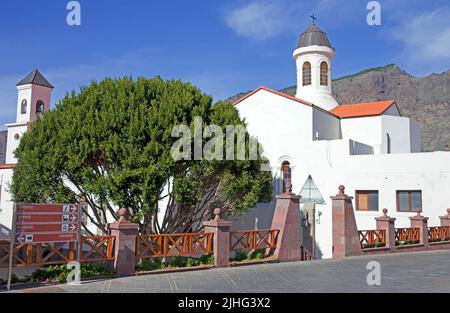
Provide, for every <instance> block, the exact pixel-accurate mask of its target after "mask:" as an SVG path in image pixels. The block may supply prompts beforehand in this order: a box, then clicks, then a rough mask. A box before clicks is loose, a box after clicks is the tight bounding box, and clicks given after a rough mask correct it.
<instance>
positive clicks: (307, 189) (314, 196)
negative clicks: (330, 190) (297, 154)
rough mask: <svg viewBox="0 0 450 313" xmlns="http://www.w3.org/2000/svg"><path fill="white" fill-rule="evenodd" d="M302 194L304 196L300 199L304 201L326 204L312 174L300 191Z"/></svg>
mask: <svg viewBox="0 0 450 313" xmlns="http://www.w3.org/2000/svg"><path fill="white" fill-rule="evenodd" d="M300 196H301V197H302V199H301V201H300V202H302V203H315V204H325V201H324V199H323V197H322V194H321V193H320V191H319V189H318V188H317V186H316V184H315V183H314V180H313V179H312V177H311V175H309V176H308V178H307V179H306V181H305V184H304V185H303V187H302V190H301V191H300Z"/></svg>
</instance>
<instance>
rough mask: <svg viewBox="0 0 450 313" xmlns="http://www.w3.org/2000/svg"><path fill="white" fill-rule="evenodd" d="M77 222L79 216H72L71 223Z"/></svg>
mask: <svg viewBox="0 0 450 313" xmlns="http://www.w3.org/2000/svg"><path fill="white" fill-rule="evenodd" d="M76 220H77V216H76V215H73V214H70V221H71V222H75V221H76Z"/></svg>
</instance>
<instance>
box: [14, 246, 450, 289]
mask: <svg viewBox="0 0 450 313" xmlns="http://www.w3.org/2000/svg"><path fill="white" fill-rule="evenodd" d="M370 261H378V262H379V263H380V265H381V284H382V285H381V286H369V285H367V282H366V277H367V274H368V272H369V271H368V270H367V269H366V266H367V263H368V262H370ZM16 292H89V293H97V292H113V293H124V292H127V293H128V292H148V293H161V292H162V293H173V292H176V293H180V292H181V293H191V292H200V293H211V292H212V293H224V292H249V293H265V292H274V293H286V292H306V293H308V292H372V293H379V292H450V251H433V252H422V253H401V254H386V255H377V256H363V257H351V258H346V259H341V260H318V261H313V262H292V263H273V264H264V265H252V266H244V267H233V268H225V269H211V270H205V271H193V272H181V273H167V274H163V273H161V274H152V275H143V276H133V277H125V278H119V279H111V280H102V281H96V282H83V284H82V285H81V286H68V285H60V286H56V287H55V286H49V287H42V288H35V289H26V290H17V291H16Z"/></svg>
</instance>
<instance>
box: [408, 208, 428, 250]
mask: <svg viewBox="0 0 450 313" xmlns="http://www.w3.org/2000/svg"><path fill="white" fill-rule="evenodd" d="M421 212H422V210H419V211H417V215H416V216H411V217H410V218H409V220H410V221H411V227H412V228H419V229H420V230H419V233H420V244H423V247H424V248H425V249H428V247H429V243H428V217H424V216H422V215H420V213H421Z"/></svg>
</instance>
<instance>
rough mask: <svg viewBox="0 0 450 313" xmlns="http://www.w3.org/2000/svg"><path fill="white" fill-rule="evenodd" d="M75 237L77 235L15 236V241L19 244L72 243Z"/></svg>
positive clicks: (44, 234)
mask: <svg viewBox="0 0 450 313" xmlns="http://www.w3.org/2000/svg"><path fill="white" fill-rule="evenodd" d="M77 236H78V234H77V233H65V234H63V233H37V234H17V235H16V240H17V242H20V243H44V242H72V241H77Z"/></svg>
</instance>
